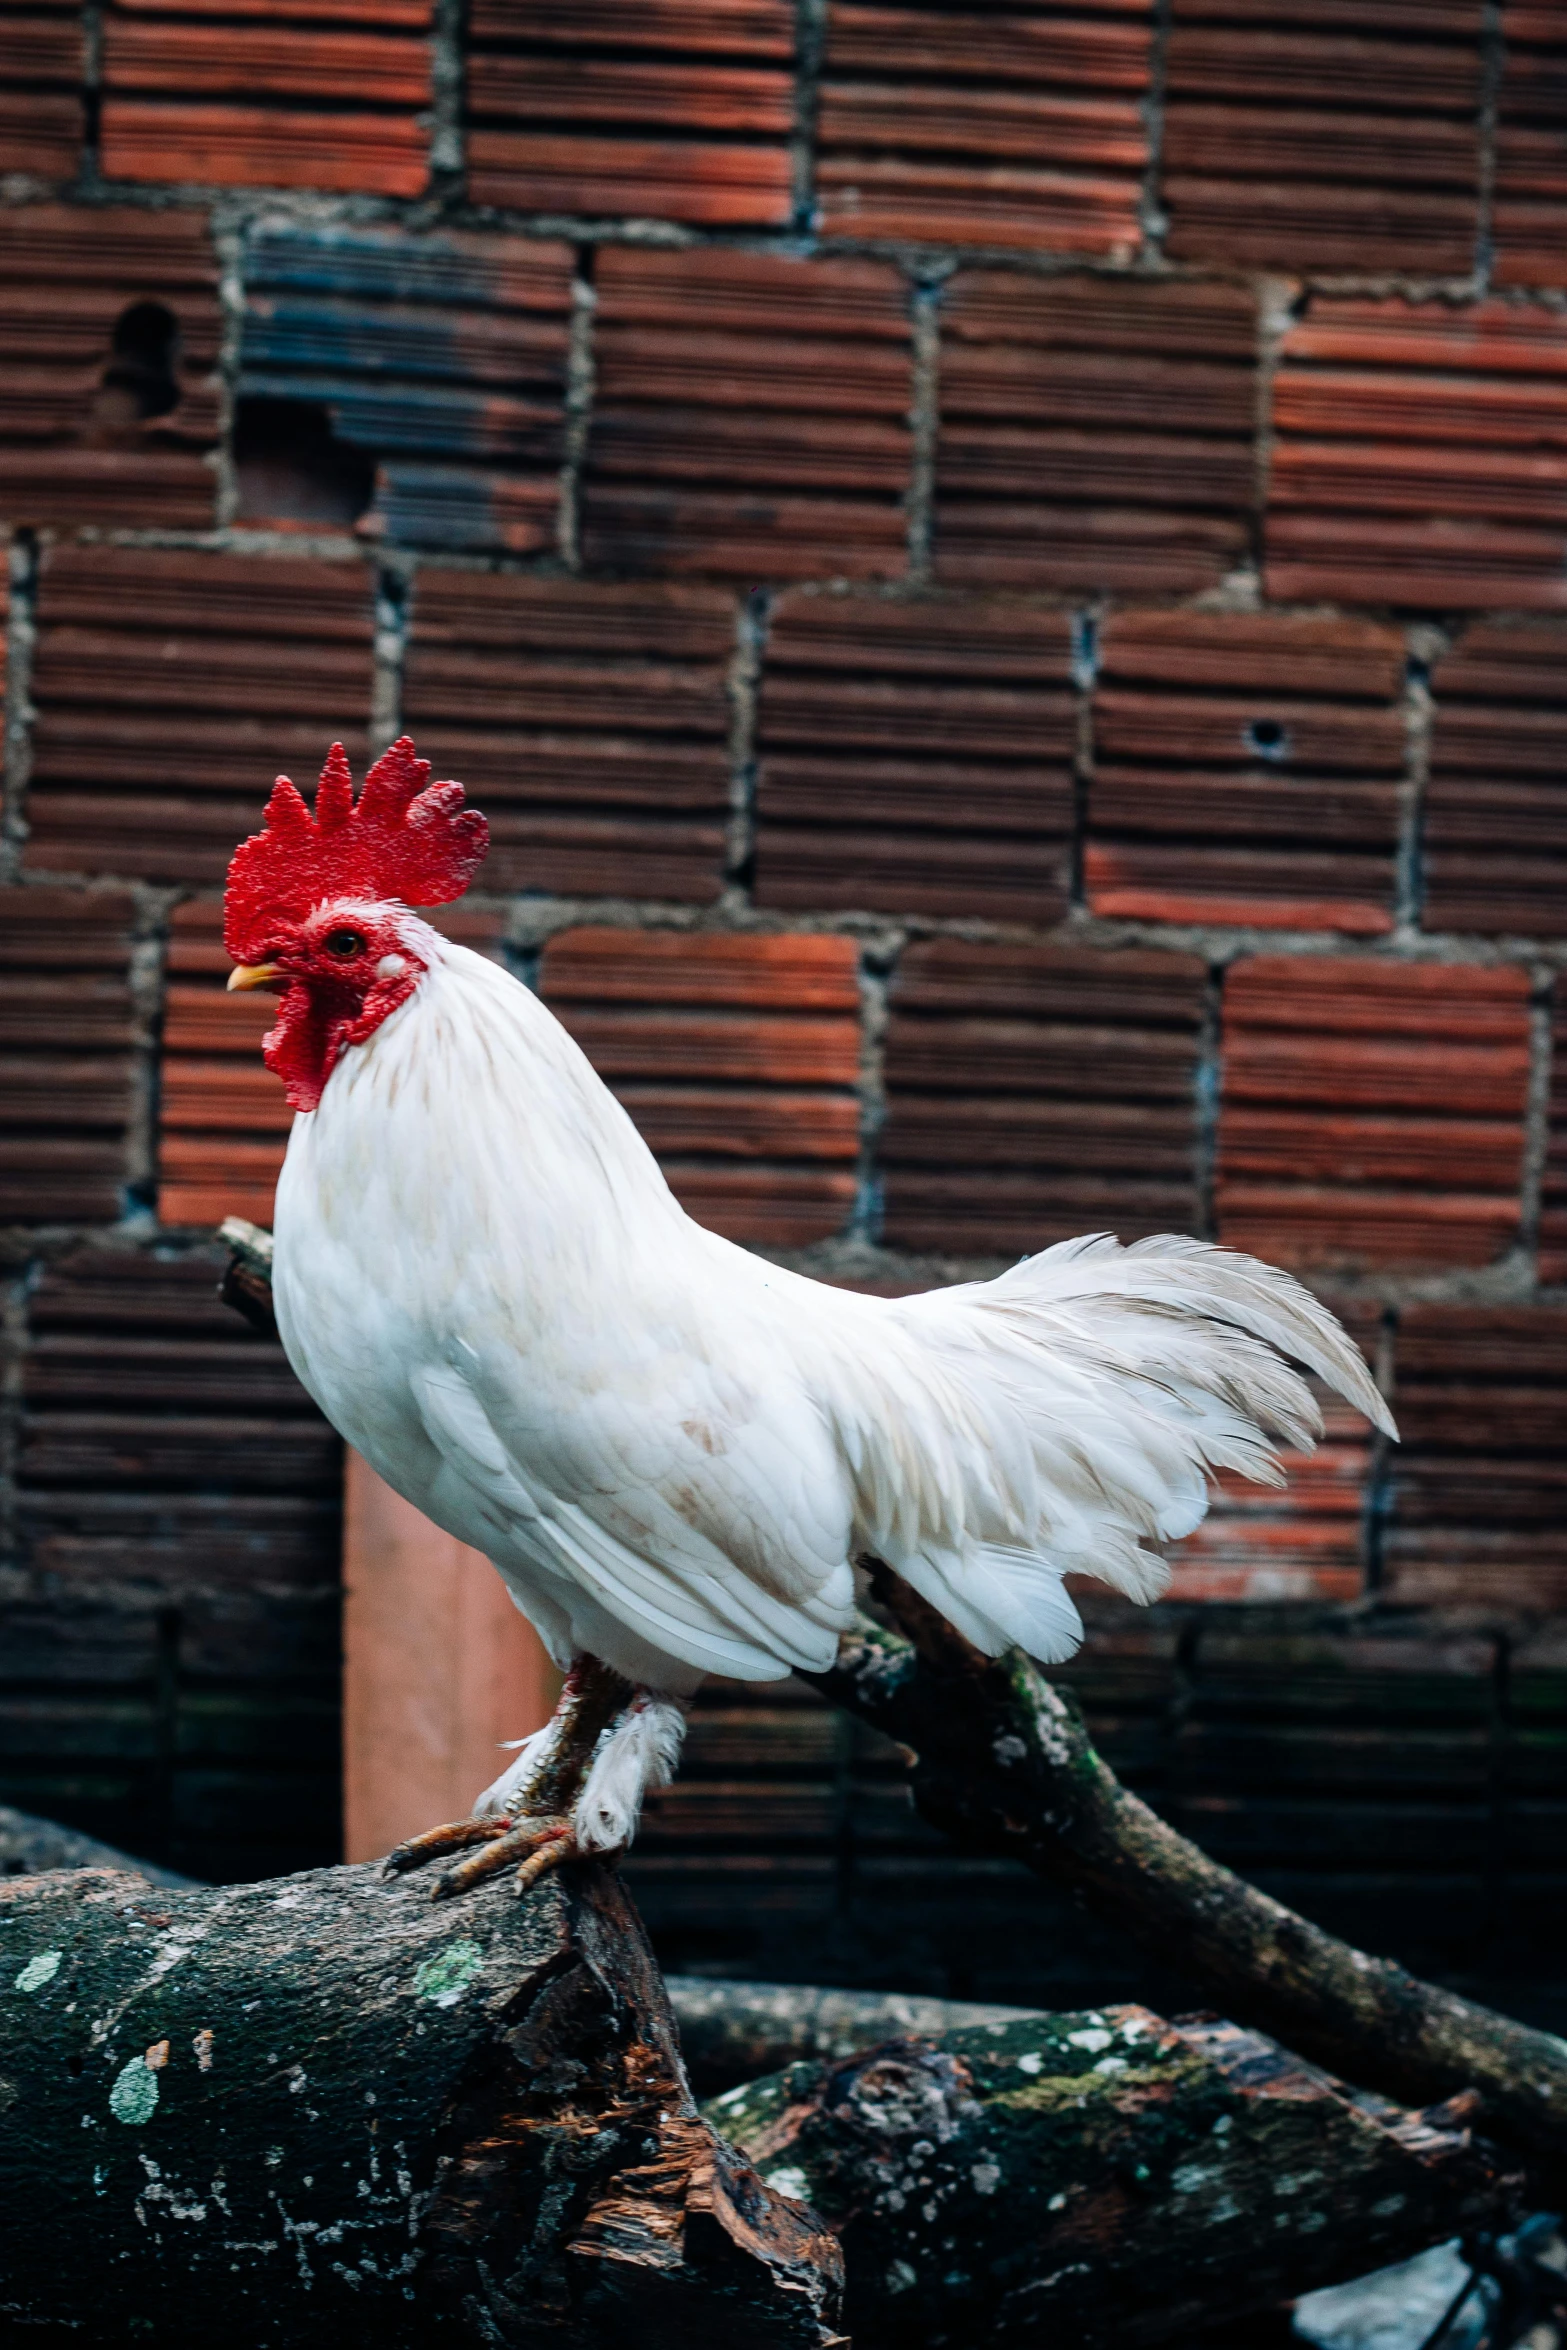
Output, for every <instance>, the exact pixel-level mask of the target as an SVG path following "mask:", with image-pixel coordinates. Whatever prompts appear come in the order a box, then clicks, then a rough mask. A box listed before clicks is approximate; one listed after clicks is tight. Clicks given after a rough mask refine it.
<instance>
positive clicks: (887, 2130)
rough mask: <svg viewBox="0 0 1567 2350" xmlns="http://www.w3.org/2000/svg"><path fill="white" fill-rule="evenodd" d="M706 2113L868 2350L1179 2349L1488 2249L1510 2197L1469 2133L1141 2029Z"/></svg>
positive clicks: (901, 2058)
mask: <svg viewBox="0 0 1567 2350" xmlns="http://www.w3.org/2000/svg"><path fill="white" fill-rule="evenodd" d="M1470 2102H1471V2103H1472V2102H1473V2101H1472V2100H1471V2101H1470ZM705 2110H706V2112H707V2113H708V2115H709V2116H710V2117H711V2119H712V2120H713V2122H714V2123H715V2125H716V2126H718V2127H720V2128H722V2130H723V2131H724V2133H725V2135H726V2136H728V2137H729V2138H731V2139H732V2140H733V2142H734V2143H735V2145H736V2146H738V2147H740V2148H741V2149H742V2150H743V2151H744V2152H745V2153H746V2154H748V2155H749V2156H750V2158H751V2160H752V2161H753V2162H754V2163H755V2164H756V2165H757V2167H758V2169H759V2170H760V2171H761V2173H762V2175H763V2177H764V2178H766V2179H767V2180H768V2181H769V2182H770V2183H771V2184H772V2185H773V2186H774V2187H776V2188H778V2189H780V2190H782V2191H783V2192H786V2193H789V2194H795V2195H800V2196H802V2197H806V2198H808V2199H809V2201H810V2203H811V2205H812V2206H813V2207H814V2209H815V2210H817V2211H818V2212H820V2213H821V2215H822V2217H823V2218H824V2219H825V2220H826V2221H827V2222H828V2223H829V2225H830V2226H831V2227H833V2228H834V2229H835V2230H836V2231H837V2233H838V2234H839V2236H840V2238H841V2240H842V2243H843V2249H844V2255H845V2262H846V2267H847V2273H848V2298H847V2305H846V2309H845V2323H846V2325H847V2326H848V2327H849V2329H850V2331H851V2332H852V2335H853V2338H854V2339H855V2340H856V2341H857V2342H863V2343H865V2344H875V2345H876V2350H935V2346H936V2345H938V2344H942V2343H951V2344H954V2345H956V2344H966V2343H974V2342H981V2341H984V2342H988V2341H992V2340H998V2341H1003V2342H1006V2343H1009V2344H1012V2343H1016V2344H1018V2345H1020V2346H1021V2345H1025V2344H1031V2343H1037V2344H1039V2345H1040V2350H1045V2345H1047V2344H1048V2345H1051V2346H1057V2345H1060V2344H1062V2343H1067V2342H1070V2343H1071V2344H1073V2345H1074V2350H1095V2346H1096V2345H1104V2346H1105V2350H1109V2346H1110V2345H1111V2344H1114V2345H1115V2346H1116V2350H1140V2346H1142V2345H1152V2344H1155V2343H1162V2342H1174V2341H1177V2340H1179V2339H1182V2338H1184V2337H1186V2336H1187V2335H1188V2333H1189V2330H1190V2329H1191V2328H1192V2327H1194V2326H1199V2325H1212V2324H1215V2323H1217V2322H1219V2321H1221V2320H1225V2319H1228V2318H1232V2317H1240V2316H1243V2315H1247V2314H1249V2313H1251V2312H1253V2311H1259V2310H1265V2309H1270V2308H1273V2307H1276V2306H1277V2305H1278V2304H1279V2303H1280V2302H1283V2301H1288V2300H1289V2299H1291V2298H1293V2297H1294V2296H1295V2295H1296V2294H1299V2293H1302V2292H1306V2291H1309V2290H1310V2289H1311V2288H1313V2287H1314V2286H1317V2285H1320V2284H1325V2283H1329V2282H1332V2281H1334V2280H1336V2279H1339V2278H1343V2277H1348V2276H1355V2275H1359V2274H1361V2273H1363V2272H1364V2271H1366V2270H1368V2269H1371V2268H1375V2267H1378V2266H1380V2265H1381V2264H1382V2263H1384V2262H1387V2261H1391V2260H1396V2259H1399V2258H1401V2257H1403V2256H1404V2255H1405V2254H1406V2253H1410V2252H1414V2251H1418V2250H1421V2249H1423V2248H1424V2247H1425V2246H1426V2245H1428V2244H1430V2243H1433V2242H1435V2241H1437V2240H1439V2239H1440V2238H1441V2237H1443V2236H1446V2235H1450V2234H1452V2233H1454V2232H1456V2231H1457V2230H1459V2229H1461V2228H1464V2227H1467V2226H1473V2225H1479V2224H1492V2225H1497V2224H1503V2223H1505V2222H1506V2220H1507V2219H1508V2218H1509V2217H1510V2215H1511V2210H1512V2196H1513V2192H1514V2189H1515V2186H1516V2181H1512V2180H1509V2179H1507V2178H1505V2177H1503V2176H1502V2175H1501V2173H1500V2172H1499V2169H1498V2167H1497V2165H1496V2163H1495V2161H1494V2160H1493V2158H1492V2157H1491V2156H1490V2155H1489V2154H1488V2152H1487V2151H1486V2150H1485V2149H1484V2148H1482V2147H1480V2146H1479V2145H1477V2144H1476V2143H1475V2142H1474V2141H1473V2140H1472V2138H1471V2137H1470V2134H1469V2132H1468V2129H1467V2127H1466V2124H1465V2116H1464V2114H1463V2112H1462V2110H1453V2109H1442V2108H1438V2109H1437V2110H1436V2111H1434V2112H1432V2113H1428V2114H1411V2113H1406V2112H1404V2111H1402V2110H1401V2109H1399V2108H1397V2107H1393V2106H1388V2105H1385V2104H1383V2103H1382V2102H1381V2101H1380V2100H1376V2099H1372V2100H1370V2101H1365V2100H1359V2101H1357V2100H1356V2099H1355V2098H1354V2097H1353V2096H1352V2095H1351V2093H1350V2092H1348V2091H1347V2090H1345V2089H1343V2088H1341V2087H1340V2086H1339V2085H1338V2084H1337V2083H1336V2082H1333V2081H1331V2080H1329V2079H1328V2078H1327V2077H1326V2076H1325V2075H1324V2074H1321V2073H1318V2072H1315V2071H1313V2070H1312V2069H1311V2068H1309V2067H1307V2066H1304V2065H1302V2064H1301V2063H1300V2062H1299V2061H1298V2060H1297V2059H1296V2058H1294V2057H1292V2056H1289V2055H1288V2054H1286V2052H1285V2051H1284V2050H1282V2049H1280V2048H1278V2047H1276V2046H1275V2045H1274V2044H1273V2043H1272V2042H1271V2041H1267V2040H1264V2039H1263V2038H1262V2037H1261V2036H1260V2035H1259V2034H1257V2033H1255V2032H1246V2031H1242V2030H1240V2029H1238V2028H1237V2027H1236V2026H1235V2025H1233V2024H1224V2023H1218V2022H1210V2021H1206V2020H1203V2019H1195V2020H1188V2021H1186V2022H1183V2023H1177V2024H1174V2025H1171V2024H1166V2023H1163V2022H1161V2021H1160V2019H1159V2018H1158V2017H1157V2016H1153V2015H1150V2014H1149V2013H1148V2012H1147V2011H1146V2010H1144V2009H1141V2008H1125V2007H1122V2008H1107V2009H1105V2010H1104V2011H1103V2012H1100V2013H1093V2014H1084V2015H1035V2016H1030V2017H1027V2018H1025V2019H1023V2020H1019V2021H1015V2022H1010V2023H993V2024H989V2025H981V2026H979V2027H978V2028H975V2029H970V2030H966V2031H960V2032H953V2033H949V2034H948V2035H947V2036H946V2037H945V2038H944V2039H943V2040H942V2041H941V2042H940V2043H939V2044H938V2045H933V2044H931V2043H930V2042H921V2041H917V2040H895V2041H891V2042H888V2043H887V2044H885V2045H884V2046H882V2047H880V2048H878V2049H873V2050H871V2051H870V2052H869V2053H867V2054H862V2055H860V2056H856V2057H852V2058H850V2059H848V2060H847V2061H846V2062H842V2063H838V2064H832V2063H827V2062H815V2063H801V2064H796V2065H793V2066H791V2067H789V2068H788V2069H787V2070H785V2071H783V2072H781V2073H777V2074H774V2075H773V2076H771V2077H770V2078H769V2079H767V2080H764V2081H757V2082H753V2083H750V2084H747V2085H745V2086H742V2087H739V2088H736V2089H732V2090H729V2091H728V2092H726V2093H725V2095H723V2096H722V2097H719V2098H716V2099H714V2100H713V2101H712V2102H711V2103H710V2104H709V2105H708V2106H707V2107H706V2108H705Z"/></svg>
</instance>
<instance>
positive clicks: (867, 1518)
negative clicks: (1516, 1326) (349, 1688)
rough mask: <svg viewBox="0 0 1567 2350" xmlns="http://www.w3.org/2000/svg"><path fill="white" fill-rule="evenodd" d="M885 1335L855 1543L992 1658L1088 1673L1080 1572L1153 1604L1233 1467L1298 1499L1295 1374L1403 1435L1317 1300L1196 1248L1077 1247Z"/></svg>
mask: <svg viewBox="0 0 1567 2350" xmlns="http://www.w3.org/2000/svg"><path fill="white" fill-rule="evenodd" d="M882 1331H883V1336H884V1339H885V1340H886V1341H887V1342H888V1343H886V1345H885V1347H884V1348H883V1349H878V1350H877V1352H876V1355H875V1358H874V1359H873V1360H871V1361H868V1362H867V1361H866V1360H865V1359H864V1358H862V1359H861V1360H860V1361H859V1362H858V1363H857V1364H856V1366H855V1368H856V1372H857V1374H858V1375H859V1379H860V1382H861V1383H860V1384H859V1385H858V1386H857V1387H856V1388H854V1389H845V1388H844V1387H843V1386H842V1385H840V1386H838V1388H837V1391H836V1392H837V1398H838V1420H839V1426H840V1430H841V1433H842V1437H843V1442H844V1448H845V1452H846V1455H847V1457H848V1459H849V1461H850V1463H851V1465H852V1468H853V1471H854V1476H855V1481H856V1496H857V1503H858V1508H857V1526H856V1533H857V1538H858V1539H859V1540H860V1541H861V1542H862V1544H863V1546H864V1548H866V1549H867V1550H870V1551H874V1552H875V1553H876V1554H877V1555H879V1556H880V1557H883V1558H885V1559H887V1560H888V1562H889V1563H890V1564H891V1565H893V1566H895V1567H896V1568H897V1569H898V1570H899V1572H900V1573H902V1574H903V1575H904V1576H905V1577H906V1578H907V1579H908V1580H909V1582H911V1583H912V1584H913V1585H914V1587H915V1588H916V1589H917V1590H919V1591H920V1592H922V1593H923V1594H924V1596H925V1597H926V1598H928V1599H929V1600H930V1601H931V1602H932V1604H933V1605H934V1606H936V1607H939V1608H940V1609H941V1610H942V1612H943V1614H945V1615H946V1616H947V1617H948V1618H949V1619H950V1620H951V1621H952V1622H953V1623H954V1624H956V1625H957V1626H958V1628H959V1629H960V1630H961V1631H963V1632H964V1633H965V1634H966V1635H967V1636H968V1638H969V1639H971V1640H973V1641H974V1642H975V1643H976V1644H977V1645H978V1646H979V1647H981V1648H983V1649H985V1650H987V1651H989V1652H990V1653H991V1654H997V1653H999V1652H1000V1650H1001V1649H1003V1648H1005V1647H1007V1646H1009V1645H1014V1644H1015V1645H1017V1646H1019V1647H1021V1648H1024V1649H1026V1650H1027V1651H1028V1653H1029V1654H1030V1655H1033V1656H1035V1657H1037V1658H1039V1659H1040V1661H1041V1662H1043V1663H1056V1662H1059V1661H1060V1660H1061V1659H1062V1658H1064V1657H1066V1656H1069V1655H1071V1653H1072V1652H1073V1650H1074V1649H1075V1648H1076V1646H1077V1644H1078V1641H1079V1639H1080V1638H1081V1625H1080V1624H1079V1622H1078V1618H1077V1611H1076V1609H1075V1608H1074V1607H1073V1605H1072V1601H1071V1599H1070V1597H1069V1595H1068V1594H1067V1593H1066V1591H1065V1590H1064V1589H1063V1587H1062V1582H1061V1578H1062V1576H1063V1575H1065V1574H1068V1573H1077V1574H1086V1575H1092V1576H1095V1577H1097V1578H1098V1579H1099V1580H1100V1581H1102V1582H1107V1583H1110V1584H1113V1585H1115V1586H1116V1587H1117V1588H1119V1589H1120V1590H1122V1591H1124V1592H1126V1593H1127V1594H1128V1595H1129V1596H1130V1597H1131V1598H1133V1599H1138V1600H1148V1599H1152V1598H1155V1597H1157V1596H1158V1594H1159V1592H1160V1591H1162V1590H1163V1589H1164V1588H1165V1586H1166V1585H1167V1583H1168V1581H1169V1570H1168V1568H1167V1566H1166V1565H1165V1562H1164V1560H1163V1559H1162V1558H1161V1557H1159V1556H1158V1554H1157V1553H1156V1552H1154V1551H1151V1550H1148V1549H1146V1548H1144V1544H1145V1543H1146V1542H1148V1541H1150V1540H1153V1541H1164V1542H1169V1541H1176V1540H1179V1539H1180V1538H1181V1537H1182V1536H1183V1535H1186V1534H1189V1533H1191V1532H1192V1530H1193V1528H1194V1527H1196V1526H1197V1525H1198V1524H1200V1522H1201V1520H1202V1518H1203V1516H1204V1515H1205V1513H1206V1511H1207V1507H1208V1501H1209V1496H1210V1493H1211V1490H1212V1480H1213V1476H1214V1473H1215V1472H1216V1471H1217V1470H1220V1469H1228V1470H1231V1471H1233V1472H1235V1473H1236V1474H1238V1475H1240V1476H1243V1477H1247V1478H1249V1479H1251V1480H1252V1481H1253V1482H1254V1483H1257V1484H1263V1485H1280V1484H1282V1483H1283V1482H1284V1472H1283V1469H1282V1467H1281V1466H1280V1463H1279V1460H1278V1457H1277V1450H1276V1448H1277V1447H1278V1446H1279V1445H1281V1444H1282V1445H1290V1446H1293V1447H1296V1448H1297V1449H1299V1450H1301V1451H1305V1452H1309V1451H1310V1450H1311V1449H1312V1445H1313V1443H1314V1441H1315V1439H1316V1437H1317V1436H1318V1435H1320V1433H1321V1427H1322V1420H1321V1414H1320V1412H1319V1411H1318V1409H1317V1405H1316V1402H1315V1399H1314V1398H1313V1396H1312V1394H1311V1391H1310V1389H1309V1388H1308V1387H1307V1386H1306V1384H1305V1381H1304V1380H1303V1379H1302V1378H1301V1376H1300V1374H1299V1372H1298V1371H1297V1370H1295V1369H1294V1368H1293V1367H1292V1366H1293V1365H1294V1364H1297V1363H1299V1364H1304V1365H1305V1366H1306V1367H1307V1368H1308V1369H1309V1370H1312V1371H1315V1372H1316V1373H1317V1374H1318V1376H1319V1377H1320V1378H1322V1379H1323V1380H1324V1381H1325V1382H1326V1383H1327V1384H1328V1385H1329V1386H1330V1387H1332V1388H1334V1389H1336V1391H1337V1392H1338V1393H1339V1394H1340V1395H1342V1396H1344V1397H1346V1398H1347V1400H1348V1401H1349V1402H1351V1403H1352V1404H1354V1405H1356V1406H1357V1407H1358V1408H1359V1409H1360V1410H1361V1411H1363V1412H1364V1413H1365V1414H1366V1417H1367V1418H1368V1419H1370V1420H1371V1421H1372V1422H1373V1423H1374V1424H1375V1425H1376V1426H1377V1427H1378V1428H1380V1429H1382V1430H1383V1431H1384V1432H1385V1433H1386V1434H1388V1435H1390V1436H1394V1435H1396V1434H1397V1430H1396V1429H1395V1427H1394V1425H1393V1419H1392V1415H1391V1413H1390V1412H1389V1411H1388V1408H1387V1405H1386V1404H1385V1403H1384V1401H1383V1399H1382V1397H1381V1396H1380V1395H1379V1394H1378V1392H1377V1389H1376V1387H1375V1386H1374V1384H1373V1382H1372V1379H1371V1376H1370V1373H1369V1372H1368V1371H1367V1369H1366V1366H1365V1363H1364V1362H1363V1360H1362V1359H1361V1356H1360V1354H1359V1353H1358V1351H1357V1349H1356V1348H1355V1347H1354V1345H1353V1344H1352V1342H1351V1341H1350V1339H1349V1338H1348V1337H1347V1335H1346V1334H1345V1332H1344V1330H1343V1329H1342V1327H1341V1326H1340V1324H1339V1323H1338V1322H1337V1321H1336V1320H1335V1318H1334V1317H1333V1315H1332V1314H1330V1313H1329V1312H1328V1310H1327V1308H1326V1307H1325V1306H1323V1305H1321V1304H1320V1303H1319V1301H1318V1300H1317V1299H1316V1298H1314V1297H1313V1296H1312V1295H1311V1293H1310V1291H1309V1290H1307V1289H1304V1288H1303V1287H1302V1286H1301V1284H1300V1283H1299V1282H1298V1281H1295V1280H1293V1279H1291V1277H1290V1276H1289V1275H1288V1274H1287V1273H1281V1272H1279V1271H1277V1270H1276V1269H1275V1268H1274V1267H1272V1266H1269V1265H1263V1264H1259V1263H1258V1262H1257V1261H1256V1260H1255V1259H1253V1258H1251V1257H1245V1256H1240V1255H1237V1254H1236V1253H1235V1252H1233V1251H1232V1250H1228V1249H1222V1248H1217V1247H1214V1246H1212V1245H1211V1244H1209V1243H1207V1242H1205V1241H1199V1240H1189V1239H1186V1238H1183V1237H1181V1236H1179V1235H1164V1236H1161V1237H1159V1238H1157V1239H1152V1240H1141V1241H1137V1242H1135V1243H1134V1244H1133V1245H1132V1246H1131V1247H1129V1248H1125V1247H1123V1246H1122V1245H1121V1244H1120V1242H1119V1241H1116V1240H1113V1239H1111V1238H1109V1237H1108V1236H1106V1235H1103V1234H1099V1235H1093V1236H1090V1237H1088V1238H1086V1239H1082V1240H1071V1241H1064V1242H1062V1243H1060V1244H1059V1245H1058V1246H1057V1247H1055V1248H1050V1249H1046V1250H1044V1251H1043V1252H1042V1253H1041V1254H1040V1255H1038V1256H1035V1257H1029V1258H1025V1260H1024V1261H1023V1262H1022V1263H1021V1264H1019V1265H1016V1266H1014V1267H1013V1268H1012V1270H1011V1271H1010V1272H1007V1273H1003V1274H1002V1275H1001V1276H1000V1277H999V1278H998V1279H997V1280H994V1281H988V1282H970V1283H966V1284H964V1285H962V1286H961V1287H958V1288H954V1289H948V1290H932V1291H929V1292H927V1293H926V1294H925V1295H924V1296H921V1297H914V1298H905V1299H901V1300H898V1301H896V1302H895V1303H892V1304H890V1305H889V1306H888V1307H887V1309H886V1313H885V1318H884V1320H883V1322H882ZM867 1370H869V1371H870V1372H871V1373H872V1393H871V1395H870V1396H869V1397H867V1395H866V1391H865V1386H864V1384H863V1375H864V1373H865V1372H866V1371H867Z"/></svg>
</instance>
